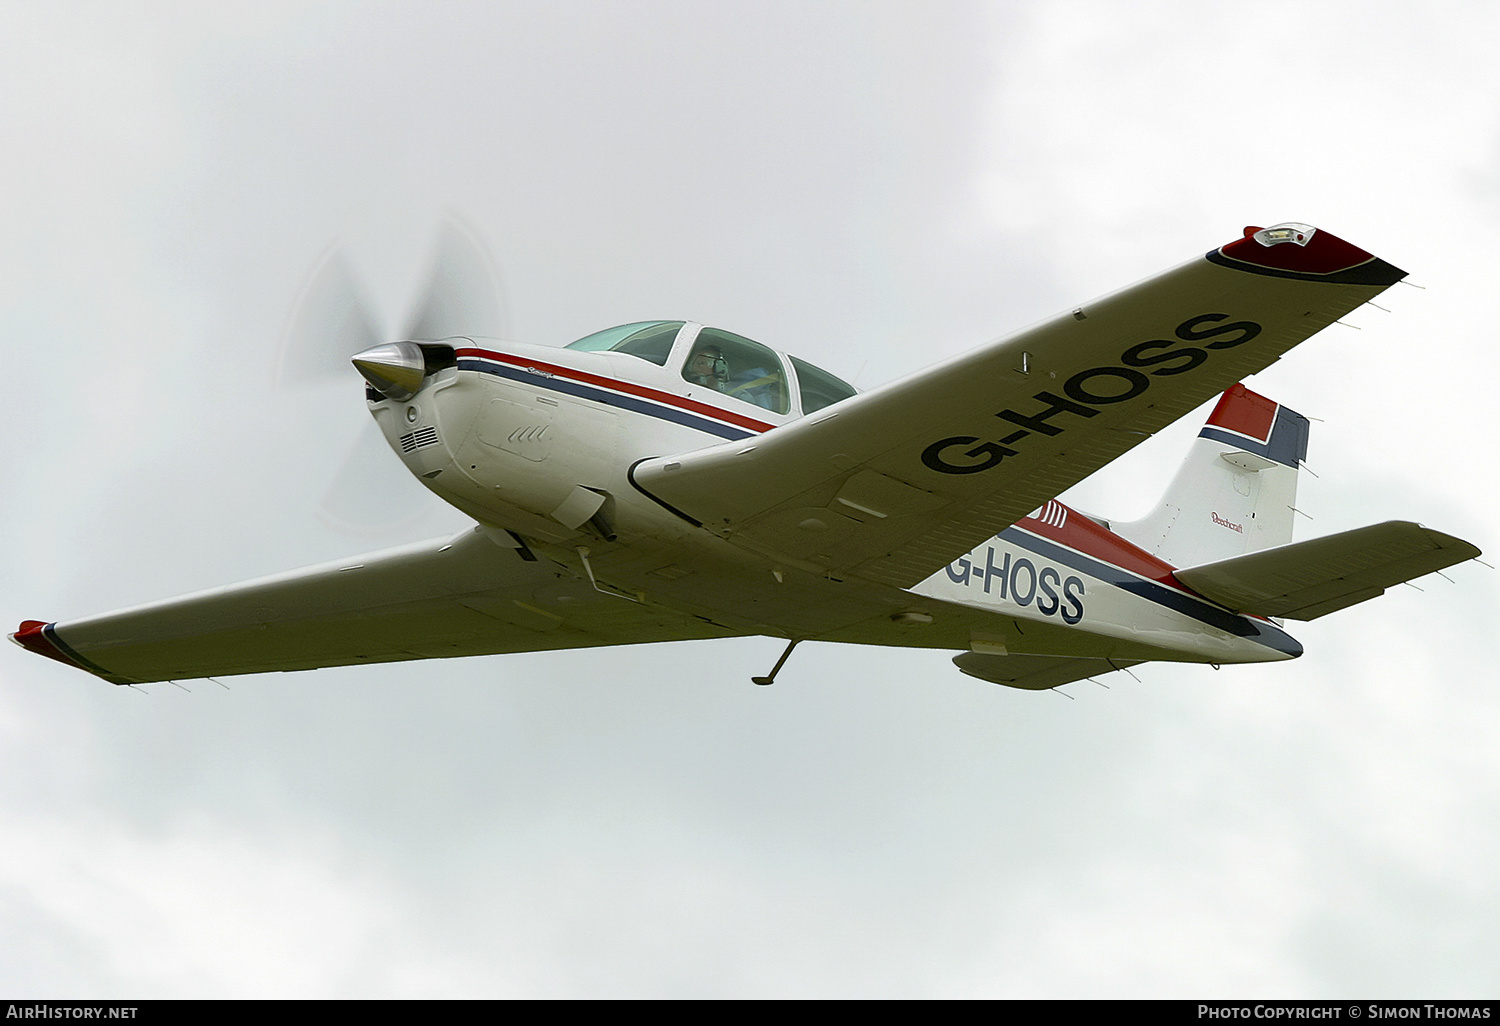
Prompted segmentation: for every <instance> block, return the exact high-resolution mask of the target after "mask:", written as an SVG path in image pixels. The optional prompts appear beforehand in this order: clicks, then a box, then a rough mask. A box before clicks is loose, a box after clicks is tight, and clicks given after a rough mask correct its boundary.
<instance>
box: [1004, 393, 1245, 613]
mask: <svg viewBox="0 0 1500 1026" xmlns="http://www.w3.org/2000/svg"><path fill="white" fill-rule="evenodd" d="M1252 394H1253V393H1252ZM1052 501H1053V502H1054V503H1056V505H1058V506H1062V508H1063V509H1064V510H1066V511H1067V517H1066V518H1065V520H1064V521H1063V526H1061V527H1055V526H1053V525H1052V524H1049V523H1046V522H1045V521H1043V520H1041V519H1040V518H1038V517H1030V516H1026V517H1022V518H1021V519H1020V520H1019V521H1017V522H1016V526H1017V527H1019V528H1021V529H1022V530H1025V531H1030V532H1031V533H1032V534H1035V535H1039V536H1041V537H1043V538H1047V539H1049V540H1050V541H1055V542H1057V543H1058V544H1059V545H1066V546H1067V547H1068V548H1070V549H1074V550H1076V551H1078V552H1081V553H1083V554H1084V555H1085V556H1092V557H1093V558H1094V559H1097V560H1099V561H1101V562H1104V563H1108V564H1110V565H1111V566H1117V567H1119V568H1120V569H1121V570H1128V571H1130V572H1131V573H1133V574H1136V575H1137V576H1140V577H1144V578H1146V579H1147V580H1151V581H1156V582H1157V583H1158V584H1164V585H1166V586H1167V587H1169V588H1174V589H1176V590H1177V591H1180V592H1182V593H1183V594H1185V595H1191V596H1193V597H1194V598H1199V599H1201V598H1203V596H1202V595H1199V594H1198V593H1197V592H1196V591H1194V590H1193V589H1192V588H1189V587H1188V586H1187V585H1185V584H1183V583H1182V582H1181V581H1179V580H1178V579H1177V577H1176V575H1175V574H1173V572H1172V571H1173V570H1175V569H1176V568H1175V567H1173V566H1172V564H1171V563H1168V562H1167V561H1166V560H1163V559H1158V558H1156V557H1155V556H1153V555H1152V554H1151V553H1149V552H1147V551H1146V550H1145V549H1143V548H1141V547H1140V546H1139V545H1135V544H1132V543H1131V542H1128V541H1126V540H1125V539H1124V538H1121V537H1120V536H1119V535H1118V534H1115V532H1113V531H1111V530H1110V529H1109V528H1107V527H1102V526H1100V525H1099V524H1096V523H1094V522H1093V521H1092V520H1090V519H1089V518H1088V517H1086V516H1084V515H1083V514H1082V513H1080V512H1078V511H1077V510H1076V509H1073V508H1072V507H1071V506H1065V505H1063V504H1062V503H1060V502H1057V500H1056V499H1054V500H1052ZM1046 509H1047V507H1046V506H1043V507H1042V513H1043V515H1045V514H1046ZM1205 601H1211V600H1205ZM1241 615H1246V616H1249V614H1241ZM1249 618H1250V619H1252V620H1259V621H1261V622H1262V623H1267V622H1269V621H1268V620H1266V618H1265V617H1263V616H1249Z"/></svg>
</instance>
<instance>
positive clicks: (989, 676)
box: [953, 652, 1140, 691]
mask: <svg viewBox="0 0 1500 1026" xmlns="http://www.w3.org/2000/svg"><path fill="white" fill-rule="evenodd" d="M1138 662H1140V660H1139V659H1078V658H1073V657H1071V656H1047V655H992V654H990V653H988V652H964V653H963V654H962V655H956V656H954V657H953V665H954V666H957V667H958V668H959V669H960V670H962V671H963V672H964V673H967V674H968V675H969V676H970V677H978V678H979V679H980V680H987V681H989V682H990V683H991V684H1004V685H1005V686H1006V687H1008V688H1021V689H1023V690H1026V691H1046V690H1048V689H1050V688H1055V687H1057V686H1058V685H1059V684H1068V683H1071V682H1072V681H1075V680H1082V679H1083V678H1085V677H1097V676H1099V675H1100V674H1105V673H1109V672H1111V671H1113V670H1123V669H1124V668H1125V667H1127V666H1134V665H1135V664H1136V663H1138Z"/></svg>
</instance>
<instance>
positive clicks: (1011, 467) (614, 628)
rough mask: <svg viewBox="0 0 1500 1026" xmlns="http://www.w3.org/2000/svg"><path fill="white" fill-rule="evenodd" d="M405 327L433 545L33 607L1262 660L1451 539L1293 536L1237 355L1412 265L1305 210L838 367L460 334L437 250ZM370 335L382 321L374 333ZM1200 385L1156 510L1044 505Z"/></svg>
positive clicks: (323, 653)
mask: <svg viewBox="0 0 1500 1026" xmlns="http://www.w3.org/2000/svg"><path fill="white" fill-rule="evenodd" d="M445 252H447V253H448V254H449V255H448V256H447V257H446V258H445V259H446V260H447V261H448V266H442V265H440V266H439V267H438V268H437V269H436V272H435V277H434V285H433V287H432V288H431V289H430V290H429V292H428V294H427V299H426V301H425V304H424V305H423V306H422V307H421V310H422V315H421V316H419V317H418V318H417V320H416V322H415V323H416V324H417V325H418V327H417V329H415V330H413V331H411V332H409V333H408V335H409V337H406V338H403V339H400V340H398V341H379V340H367V341H369V342H371V343H372V344H368V345H366V344H361V345H360V346H359V347H358V348H359V350H360V351H358V352H355V351H353V349H349V350H346V351H345V352H346V354H347V355H349V356H350V357H351V358H352V361H353V365H354V367H355V368H356V369H357V370H358V372H359V374H361V375H362V376H363V378H364V381H365V383H366V392H365V398H366V402H367V404H368V406H369V410H370V413H371V414H372V415H373V417H374V418H375V421H376V423H377V424H378V425H379V428H380V430H381V432H383V434H384V436H385V439H386V440H387V442H389V444H390V447H391V449H392V450H393V451H394V452H395V454H396V455H397V456H398V457H399V459H400V461H401V462H402V463H404V464H405V466H406V468H407V470H408V471H410V473H411V475H412V477H413V478H414V479H415V483H413V484H412V485H411V487H417V483H419V484H420V486H421V487H425V488H427V489H429V490H430V491H431V492H432V493H434V494H436V495H437V496H439V497H441V498H442V499H443V500H444V501H446V502H448V503H451V504H452V505H453V506H455V507H457V508H458V509H459V510H461V511H463V512H464V513H465V514H467V515H468V516H470V517H472V518H473V520H474V525H473V527H472V528H470V529H468V530H465V531H464V532H462V533H461V534H459V535H457V536H455V537H451V538H440V539H436V540H433V541H430V542H424V543H421V544H416V545H409V546H406V547H403V548H398V549H391V550H387V551H383V552H377V553H372V554H369V555H363V556H358V557H356V558H353V559H342V560H338V561H336V562H331V563H327V564H324V565H321V566H314V567H309V568H306V569H302V570H295V571H292V572H289V573H285V574H280V575H277V576H274V577H268V578H263V579H261V580H255V581H249V582H246V583H243V584H236V585H231V586H228V587H223V588H216V589H213V590H211V591H206V592H201V593H198V594H194V595H188V596H184V597H181V598H174V599H168V600H166V601H160V602H153V603H149V604H146V605H141V606H136V607H134V608H130V609H125V610H120V611H117V612H111V613H105V614H103V615H97V616H88V617H83V618H79V619H71V620H61V621H58V622H55V623H52V622H45V621H39V620H28V621H25V622H23V623H22V624H21V626H20V628H19V629H18V630H17V631H16V633H15V634H13V635H12V636H11V637H12V638H13V640H15V641H16V642H18V643H19V644H21V645H23V646H25V647H26V648H27V649H29V650H31V651H33V652H35V653H37V654H39V655H44V656H48V657H50V658H52V659H56V660H59V661H61V662H64V663H67V664H69V665H71V666H75V667H78V668H80V669H83V670H87V671H88V672H90V673H92V674H95V675H96V676H98V677H101V678H103V679H104V680H106V681H110V682H112V683H116V684H139V683H145V682H150V681H162V680H181V679H187V678H194V677H206V676H215V677H218V676H225V675H230V674H242V673H262V672H266V671H270V670H306V669H312V668H315V667H324V666H339V665H350V664H357V663H377V662H387V661H392V660H403V659H435V658H448V657H455V656H478V655H486V654H496V653H508V652H529V651H539V650H552V649H566V648H586V647H592V646H606V645H627V644H635V643H642V642H659V641H679V640H686V639H703V638H726V637H738V636H747V635H763V636H767V637H771V638H778V639H782V640H783V641H784V642H785V643H786V647H785V650H784V651H783V653H782V658H781V659H780V660H778V661H777V663H776V666H775V668H774V669H773V670H772V671H771V673H770V674H769V675H768V676H764V677H757V678H755V680H756V681H757V683H769V682H771V680H773V679H774V677H775V675H776V671H777V670H779V669H780V668H781V666H782V664H783V663H784V662H785V661H786V657H787V656H788V655H790V653H791V650H792V647H794V646H795V645H796V644H798V643H799V642H803V641H821V642H836V643H843V644H862V645H891V646H902V647H917V648H932V649H943V650H947V651H949V652H956V653H958V654H957V655H956V656H955V657H954V659H953V661H954V663H955V664H957V666H958V668H959V669H960V670H962V671H963V672H964V673H966V674H969V675H971V676H973V677H977V678H979V679H982V680H986V681H992V682H994V683H997V684H1005V685H1009V686H1011V687H1017V688H1026V689H1047V688H1053V687H1056V686H1058V685H1060V684H1064V683H1067V682H1069V681H1074V680H1078V679H1081V678H1084V677H1091V676H1096V675H1098V674H1102V673H1108V672H1111V671H1113V670H1117V669H1122V668H1124V667H1127V666H1134V665H1137V664H1140V663H1145V662H1150V661H1153V660H1168V661H1175V662H1196V663H1210V664H1215V665H1222V664H1229V663H1261V662H1276V661H1279V660H1285V659H1291V658H1294V657H1296V656H1298V655H1300V654H1301V653H1302V647H1301V645H1299V644H1298V643H1297V641H1296V640H1295V639H1294V638H1293V637H1292V636H1291V635H1290V634H1288V633H1287V631H1286V630H1285V629H1284V626H1283V624H1284V621H1286V620H1310V619H1313V618H1314V617H1319V616H1323V615H1324V614H1326V613H1332V612H1335V611H1338V610H1341V609H1343V608H1344V607H1346V606H1350V605H1354V604H1355V603H1358V602H1362V601H1364V600H1366V599H1369V598H1373V597H1375V596H1377V595H1379V594H1381V592H1382V591H1384V589H1386V588H1388V587H1391V586H1392V585H1394V584H1397V583H1399V582H1402V581H1406V580H1410V579H1412V578H1414V577H1418V576H1421V575H1423V574H1427V573H1430V572H1432V571H1435V570H1439V569H1441V568H1443V567H1446V566H1449V565H1451V564H1454V563H1458V562H1462V561H1464V560H1467V559H1470V558H1472V557H1475V556H1477V555H1478V554H1479V550H1478V549H1476V548H1475V547H1474V546H1472V545H1470V544H1468V543H1467V542H1464V541H1460V540H1459V539H1456V538H1452V537H1449V536H1448V535H1445V534H1441V533H1439V532H1437V531H1433V530H1429V529H1428V528H1425V527H1422V526H1419V525H1417V524H1414V523H1408V522H1404V521H1399V520H1396V521H1387V522H1384V523H1379V524H1376V525H1374V526H1371V527H1366V528H1361V529H1359V530H1355V531H1347V532H1344V533H1342V534H1335V535H1331V536H1326V537H1321V538H1313V539H1309V540H1301V541H1294V540H1293V537H1292V516H1293V512H1292V507H1293V505H1294V504H1295V499H1296V491H1297V475H1298V468H1299V466H1300V464H1301V462H1302V459H1303V457H1304V455H1305V454H1306V451H1307V444H1308V421H1307V419H1306V418H1305V417H1303V416H1301V415H1300V414H1298V413H1295V412H1293V411H1292V410H1289V409H1287V408H1286V407H1284V406H1281V405H1279V404H1278V403H1277V402H1276V401H1275V400H1273V399H1270V398H1267V397H1265V396H1263V395H1259V394H1257V393H1256V392H1252V391H1250V390H1249V389H1248V388H1246V387H1245V386H1244V385H1243V384H1240V382H1241V381H1242V380H1243V379H1245V378H1246V377H1248V376H1249V375H1252V374H1254V373H1256V372H1257V371H1260V370H1262V369H1264V368H1265V367H1267V366H1269V365H1270V364H1271V363H1273V362H1274V361H1276V360H1277V359H1278V358H1279V357H1281V356H1282V354H1284V353H1285V352H1287V350H1289V349H1291V348H1292V347H1293V346H1295V345H1297V344H1298V343H1300V342H1303V341H1305V340H1306V339H1308V338H1310V337H1311V336H1313V335H1315V334H1317V333H1318V332H1319V331H1321V330H1322V329H1323V328H1325V327H1327V326H1328V325H1329V324H1331V323H1333V322H1334V321H1335V320H1337V319H1338V318H1340V317H1342V316H1343V315H1345V314H1347V313H1349V312H1350V311H1352V310H1354V309H1355V308H1356V307H1358V306H1360V305H1361V304H1363V303H1365V302H1366V301H1368V300H1370V299H1372V298H1373V297H1374V296H1376V295H1378V294H1379V293H1381V292H1382V291H1384V290H1385V289H1387V288H1388V287H1390V286H1391V285H1393V284H1395V283H1396V282H1397V281H1399V280H1400V279H1401V278H1402V277H1403V276H1404V272H1402V271H1400V270H1398V269H1397V268H1395V267H1393V266H1392V265H1391V264H1388V263H1386V262H1385V261H1384V260H1381V259H1378V258H1376V257H1374V256H1372V255H1370V254H1369V253H1366V252H1365V251H1363V250H1361V249H1358V248H1357V247H1355V246H1352V245H1350V244H1349V243H1347V242H1344V241H1343V240H1342V239H1339V238H1336V237H1335V236H1333V235H1330V234H1328V233H1327V232H1323V231H1319V230H1316V229H1314V228H1312V227H1309V226H1307V225H1302V224H1282V225H1277V226H1275V227H1273V228H1268V229H1258V228H1248V229H1246V230H1245V232H1244V234H1243V236H1242V237H1240V238H1237V239H1235V240H1234V241H1232V242H1230V243H1228V244H1227V245H1224V246H1221V247H1219V248H1217V249H1214V250H1212V251H1210V252H1209V253H1207V254H1206V255H1204V256H1199V257H1196V258H1194V259H1192V260H1189V261H1188V262H1187V263H1185V264H1183V265H1181V266H1180V267H1176V268H1174V269H1172V270H1169V271H1167V272H1165V273H1163V274H1160V275H1158V276H1156V277H1154V278H1150V279H1147V280H1146V281H1143V282H1141V283H1139V284H1136V285H1132V286H1130V287H1128V288H1125V289H1122V290H1121V291H1118V292H1115V293H1112V294H1110V295H1107V296H1104V297H1102V298H1100V299H1097V300H1095V301H1093V302H1091V303H1086V304H1084V305H1083V306H1080V307H1077V308H1076V309H1073V310H1071V311H1068V312H1066V313H1064V314H1062V315H1060V316H1058V317H1056V318H1053V319H1052V320H1049V321H1046V322H1044V323H1042V324H1040V325H1037V326H1035V327H1032V328H1028V329H1027V330H1025V331H1022V332H1019V333H1017V334H1014V335H1011V336H1009V337H1008V338H1005V339H1002V340H1001V341H998V342H994V343H992V344H989V345H986V346H983V347H981V348H979V349H976V350H973V351H972V352H968V353H965V354H963V355H962V356H958V357H955V358H953V359H949V360H946V361H944V362H942V363H939V364H937V365H935V366H931V367H928V368H927V369H925V370H922V371H919V372H917V373H915V374H913V375H911V376H910V377H907V378H905V379H903V380H900V381H896V382H892V383H891V384H888V385H884V386H882V387H880V388H876V389H873V390H871V391H868V392H863V393H860V392H857V391H856V390H855V389H854V388H852V387H851V386H850V385H848V384H846V383H845V382H844V381H843V380H841V379H840V378H839V377H837V376H836V375H835V374H833V373H830V372H829V371H826V370H823V369H822V368H819V367H816V366H813V365H812V364H810V363H808V362H806V361H804V360H801V359H798V358H797V357H795V356H790V355H788V354H785V353H781V352H778V351H776V350H775V349H772V348H771V347H769V346H766V345H763V344H761V343H759V342H755V341H752V340H751V339H748V338H744V337H743V336H740V335H736V334H734V333H732V332H729V331H726V330H724V329H722V328H718V327H711V326H707V325H703V324H698V323H694V322H692V321H686V320H658V321H642V322H637V323H632V324H624V325H621V326H619V327H615V328H609V329H607V330H604V331H600V332H598V333H596V334H593V335H589V336H587V337H586V338H582V339H579V340H577V341H576V342H573V343H571V344H569V345H566V346H561V347H557V346H547V345H536V344H529V343H522V342H511V341H503V340H500V339H494V338H488V337H482V336H480V335H477V334H471V333H472V332H474V331H476V330H477V329H476V328H475V327H473V326H472V325H473V323H474V321H475V320H476V319H477V318H475V317H473V316H471V313H470V311H471V309H472V307H473V305H474V304H476V303H484V302H491V300H489V299H488V298H486V297H478V296H473V295H466V294H464V293H463V291H462V290H458V289H455V288H453V287H452V283H453V282H455V281H475V280H477V279H476V277H475V276H474V275H473V274H469V273H467V269H466V268H465V267H463V266H457V265H461V264H463V263H464V262H465V261H469V262H472V261H473V260H474V259H477V258H476V257H475V255H474V253H473V252H472V250H465V249H463V247H449V248H448V249H447V250H445ZM375 343H378V344H375ZM1215 396H1219V399H1218V402H1217V405H1215V406H1214V409H1213V413H1212V415H1211V416H1210V417H1209V418H1208V421H1207V423H1206V424H1205V425H1204V427H1203V429H1202V431H1201V432H1200V433H1199V434H1198V437H1197V438H1196V439H1195V440H1194V441H1193V443H1192V447H1191V449H1190V450H1189V452H1188V453H1187V456H1186V459H1185V461H1184V462H1183V464H1182V467H1181V469H1180V470H1179V472H1178V473H1177V476H1176V477H1175V478H1174V479H1173V480H1172V482H1171V483H1170V485H1169V486H1168V488H1167V490H1166V493H1165V495H1164V496H1163V498H1162V500H1161V503H1160V505H1159V506H1158V507H1157V508H1156V509H1155V510H1154V511H1153V512H1151V513H1150V514H1149V515H1147V516H1146V517H1144V518H1142V519H1140V520H1135V521H1131V522H1128V523H1122V522H1118V521H1115V520H1111V519H1107V518H1104V517H1100V516H1096V515H1091V514H1088V513H1084V512H1082V511H1080V510H1077V509H1074V508H1072V507H1071V506H1069V505H1066V504H1064V503H1063V502H1060V501H1059V500H1058V496H1059V495H1060V494H1061V493H1062V492H1063V491H1064V490H1065V489H1067V488H1068V487H1070V486H1071V485H1073V484H1075V483H1077V482H1078V481H1080V480H1082V479H1083V478H1085V477H1087V476H1088V475H1089V474H1091V473H1093V472H1094V471H1096V470H1098V469H1099V468H1100V467H1103V466H1104V465H1106V464H1107V463H1109V462H1110V461H1112V460H1114V459H1115V458H1116V457H1118V456H1120V455H1121V454H1122V453H1124V452H1126V451H1127V450H1129V449H1131V448H1132V447H1134V446H1135V445H1137V444H1138V443H1139V442H1141V441H1142V440H1144V439H1145V438H1147V437H1149V436H1150V435H1152V434H1153V433H1155V432H1156V431H1158V430H1160V429H1161V428H1163V427H1164V426H1166V425H1167V424H1169V423H1171V422H1172V421H1174V420H1176V419H1178V418H1179V417H1181V416H1183V415H1184V414H1186V413H1188V412H1189V411H1191V410H1193V409H1195V408H1197V407H1199V406H1200V405H1202V404H1204V403H1206V402H1208V401H1209V400H1211V399H1213V398H1214V397H1215Z"/></svg>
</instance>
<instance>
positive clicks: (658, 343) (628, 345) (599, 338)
mask: <svg viewBox="0 0 1500 1026" xmlns="http://www.w3.org/2000/svg"><path fill="white" fill-rule="evenodd" d="M682 325H683V322H682V321H636V322H635V323H634V324H621V325H619V326H618V327H614V328H605V329H604V330H603V331H596V332H594V333H593V334H592V335H585V336H584V337H583V338H581V339H579V340H578V341H577V342H569V343H568V344H567V345H566V346H565V347H564V348H565V349H574V350H577V351H578V352H580V353H603V352H610V353H628V354H629V355H631V356H638V357H640V358H641V359H642V360H650V361H651V362H652V363H654V364H656V365H657V366H659V367H664V366H666V363H667V356H668V354H670V353H671V352H672V343H673V342H674V341H676V339H677V332H678V331H680V330H681V329H682Z"/></svg>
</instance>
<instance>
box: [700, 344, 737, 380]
mask: <svg viewBox="0 0 1500 1026" xmlns="http://www.w3.org/2000/svg"><path fill="white" fill-rule="evenodd" d="M694 355H695V356H706V357H708V358H709V360H710V361H711V362H710V366H711V367H712V368H713V376H714V380H715V381H717V382H719V383H720V384H723V383H725V382H727V381H728V380H729V361H728V360H726V359H724V350H722V349H720V348H719V347H718V346H704V347H703V348H702V349H700V350H698V352H697V353H695V354H694Z"/></svg>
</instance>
